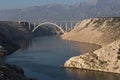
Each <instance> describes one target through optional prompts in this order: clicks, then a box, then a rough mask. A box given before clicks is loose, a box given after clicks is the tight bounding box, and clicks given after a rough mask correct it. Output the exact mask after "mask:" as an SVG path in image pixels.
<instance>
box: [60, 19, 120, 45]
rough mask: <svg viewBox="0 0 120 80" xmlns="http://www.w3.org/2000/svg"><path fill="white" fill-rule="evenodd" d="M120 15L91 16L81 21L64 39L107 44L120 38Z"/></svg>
mask: <svg viewBox="0 0 120 80" xmlns="http://www.w3.org/2000/svg"><path fill="white" fill-rule="evenodd" d="M119 35H120V17H113V18H90V19H86V20H83V21H81V22H79V23H78V24H77V25H76V26H75V28H74V29H73V30H72V31H70V32H69V33H65V34H64V35H62V38H63V39H66V40H72V41H79V42H86V43H93V44H98V45H102V46H106V45H107V44H110V43H111V42H113V41H115V40H118V39H120V36H119Z"/></svg>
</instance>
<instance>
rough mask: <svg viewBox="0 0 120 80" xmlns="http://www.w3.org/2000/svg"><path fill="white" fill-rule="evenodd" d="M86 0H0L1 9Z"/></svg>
mask: <svg viewBox="0 0 120 80" xmlns="http://www.w3.org/2000/svg"><path fill="white" fill-rule="evenodd" d="M81 1H87V0H0V10H1V9H12V8H25V7H29V6H39V5H44V4H52V3H63V4H74V3H77V2H81Z"/></svg>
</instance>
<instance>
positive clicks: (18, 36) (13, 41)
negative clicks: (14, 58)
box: [0, 21, 26, 55]
mask: <svg viewBox="0 0 120 80" xmlns="http://www.w3.org/2000/svg"><path fill="white" fill-rule="evenodd" d="M25 32H26V30H25V28H24V27H23V26H22V24H20V23H18V22H7V21H1V22H0V45H1V46H2V47H3V48H4V49H5V50H6V53H5V54H4V55H6V54H10V53H12V52H14V51H16V50H17V49H18V48H19V47H20V46H19V42H20V41H21V40H24V39H25Z"/></svg>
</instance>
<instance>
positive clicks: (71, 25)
mask: <svg viewBox="0 0 120 80" xmlns="http://www.w3.org/2000/svg"><path fill="white" fill-rule="evenodd" d="M70 27H71V29H70V30H72V29H73V21H71V24H70Z"/></svg>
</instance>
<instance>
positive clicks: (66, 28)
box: [65, 22, 68, 32]
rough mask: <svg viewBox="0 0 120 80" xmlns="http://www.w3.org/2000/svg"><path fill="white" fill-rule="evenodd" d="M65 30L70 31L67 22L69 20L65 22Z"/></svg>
mask: <svg viewBox="0 0 120 80" xmlns="http://www.w3.org/2000/svg"><path fill="white" fill-rule="evenodd" d="M65 30H66V32H67V31H68V24H67V22H65Z"/></svg>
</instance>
